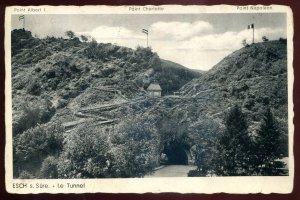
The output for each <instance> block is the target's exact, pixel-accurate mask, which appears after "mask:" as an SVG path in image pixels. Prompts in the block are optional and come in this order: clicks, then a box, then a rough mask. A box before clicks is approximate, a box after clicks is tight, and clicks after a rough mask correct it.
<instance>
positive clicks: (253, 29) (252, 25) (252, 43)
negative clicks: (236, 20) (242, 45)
mask: <svg viewBox="0 0 300 200" xmlns="http://www.w3.org/2000/svg"><path fill="white" fill-rule="evenodd" d="M252 26H253V36H252V44H254V24H252Z"/></svg>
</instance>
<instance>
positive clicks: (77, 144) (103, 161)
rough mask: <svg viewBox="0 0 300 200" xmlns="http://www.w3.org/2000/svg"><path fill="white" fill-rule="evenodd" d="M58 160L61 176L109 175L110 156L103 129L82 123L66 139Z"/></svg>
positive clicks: (90, 176) (95, 176) (94, 176)
mask: <svg viewBox="0 0 300 200" xmlns="http://www.w3.org/2000/svg"><path fill="white" fill-rule="evenodd" d="M65 142H66V143H65V145H64V150H63V153H62V154H61V155H60V158H59V161H58V177H59V178H103V177H107V176H108V175H109V167H110V164H109V163H110V162H111V161H110V160H111V158H110V156H109V154H108V149H109V145H108V142H107V134H106V133H105V131H104V130H103V129H97V128H95V127H91V124H89V125H82V126H81V127H79V128H78V129H76V130H75V131H74V132H73V133H71V134H69V135H68V136H67V137H66V139H65Z"/></svg>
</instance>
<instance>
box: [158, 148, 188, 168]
mask: <svg viewBox="0 0 300 200" xmlns="http://www.w3.org/2000/svg"><path fill="white" fill-rule="evenodd" d="M185 150H186V147H185V146H184V145H182V144H178V143H171V144H169V145H166V146H165V148H164V151H163V153H164V154H166V157H167V160H166V161H165V164H166V165H188V156H187V154H186V151H185Z"/></svg>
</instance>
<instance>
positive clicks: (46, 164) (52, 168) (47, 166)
mask: <svg viewBox="0 0 300 200" xmlns="http://www.w3.org/2000/svg"><path fill="white" fill-rule="evenodd" d="M39 177H40V178H57V158H55V157H54V156H48V157H47V158H46V159H44V161H43V163H42V167H41V170H40V176H39Z"/></svg>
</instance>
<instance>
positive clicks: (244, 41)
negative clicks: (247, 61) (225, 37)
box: [242, 39, 249, 47]
mask: <svg viewBox="0 0 300 200" xmlns="http://www.w3.org/2000/svg"><path fill="white" fill-rule="evenodd" d="M242 45H243V46H244V47H249V44H248V43H247V40H246V39H243V40H242Z"/></svg>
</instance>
